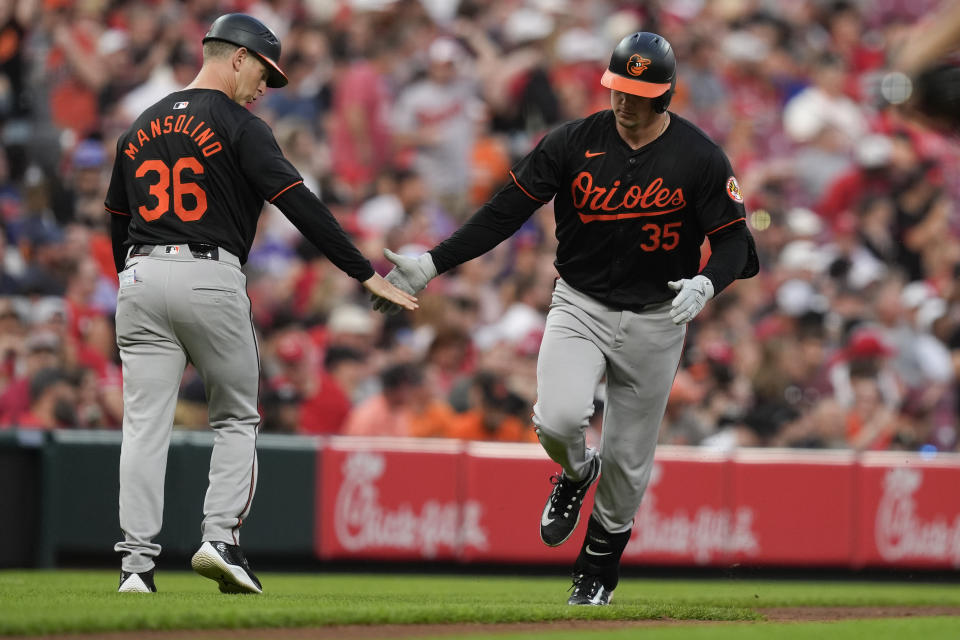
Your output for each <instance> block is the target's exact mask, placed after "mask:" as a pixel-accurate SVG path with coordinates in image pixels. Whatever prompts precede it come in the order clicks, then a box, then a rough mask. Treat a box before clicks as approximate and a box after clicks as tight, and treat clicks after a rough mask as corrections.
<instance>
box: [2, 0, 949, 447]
mask: <svg viewBox="0 0 960 640" xmlns="http://www.w3.org/2000/svg"><path fill="white" fill-rule="evenodd" d="M935 4H936V3H935V2H932V1H927V0H909V1H907V0H881V1H865V0H864V1H859V2H858V1H855V0H847V1H827V0H779V1H775V0H685V1H682V2H679V1H671V2H654V1H650V2H642V3H638V2H616V1H613V0H596V1H593V2H574V1H573V0H490V1H480V0H183V1H178V0H2V1H0V295H2V298H0V347H2V357H3V363H2V365H3V366H2V368H0V428H11V427H20V428H38V429H49V428H74V427H79V428H103V429H117V428H119V425H120V423H121V419H122V400H121V397H122V381H121V375H120V362H119V358H118V355H117V349H116V345H115V336H114V330H113V313H114V310H115V302H116V288H117V276H116V273H115V271H114V267H113V263H112V259H111V252H110V242H109V230H108V217H107V214H106V213H105V212H104V210H103V206H102V205H103V196H104V192H105V188H106V183H107V182H108V180H109V176H110V168H111V164H112V161H113V155H114V153H115V148H114V145H115V141H116V139H117V136H118V135H119V133H120V132H121V131H123V130H124V129H125V128H126V127H127V126H128V125H129V124H130V123H131V121H132V119H133V118H134V117H136V116H137V115H138V114H139V113H140V111H141V110H143V109H144V108H146V107H147V106H149V105H150V104H152V103H153V102H154V101H156V100H158V99H160V98H162V97H163V96H164V95H166V94H167V93H169V92H171V91H174V90H176V89H178V88H181V87H183V86H184V85H186V84H187V83H188V82H189V81H190V80H191V79H192V78H193V76H194V75H195V73H196V71H197V70H198V69H199V66H200V62H201V39H202V37H203V35H204V33H205V31H206V29H207V27H208V26H209V24H210V23H211V22H212V20H213V19H214V18H215V17H216V16H218V15H220V14H221V13H225V12H228V11H243V12H246V13H249V14H251V15H254V16H256V17H257V18H259V19H260V20H262V21H263V22H264V23H266V24H267V25H269V26H270V27H271V28H273V29H274V30H275V32H276V33H277V34H278V35H279V36H280V38H281V40H282V43H283V55H282V58H281V65H282V66H283V68H284V69H285V70H286V71H287V73H288V75H289V77H290V83H289V85H288V86H287V87H285V88H284V89H274V90H269V91H268V93H267V95H266V96H265V98H263V99H261V100H258V101H257V102H256V103H255V104H254V105H253V107H252V108H253V109H254V111H255V112H256V113H257V114H258V115H259V116H260V117H262V118H264V119H265V120H266V121H267V122H268V123H269V124H270V125H271V127H272V128H273V131H274V133H275V134H276V137H277V140H278V141H279V142H280V144H281V147H282V148H283V150H284V152H285V153H286V155H287V157H288V158H289V159H290V160H291V161H292V162H293V163H294V165H295V166H296V167H297V168H298V170H299V171H300V172H301V173H302V174H303V176H304V180H305V183H306V184H307V185H308V186H309V187H310V188H311V189H312V190H313V191H314V192H315V193H317V194H318V195H319V196H320V197H321V198H322V199H323V200H324V202H326V203H327V204H328V205H329V206H330V208H331V210H332V211H333V212H334V214H335V215H336V216H337V218H338V219H339V220H340V222H341V224H342V225H343V226H344V228H345V229H347V231H348V232H349V233H350V234H351V236H352V237H353V239H354V241H355V242H356V243H357V245H358V246H359V247H360V248H361V250H362V251H363V252H364V253H365V254H366V255H367V256H368V257H369V258H371V260H372V261H373V262H374V266H375V267H376V268H377V270H378V271H379V272H380V273H381V274H385V273H386V272H387V271H388V270H389V267H390V266H391V265H390V264H389V263H386V262H385V260H384V259H383V258H382V257H381V256H382V250H383V248H384V247H389V248H391V249H393V250H395V251H398V252H402V253H408V254H413V255H416V254H419V253H420V252H422V251H423V250H425V249H428V248H430V247H432V246H433V245H434V244H435V243H436V242H438V241H439V240H442V239H443V238H445V237H446V236H447V235H448V234H449V233H450V232H451V231H452V230H454V229H455V228H456V227H457V226H458V225H459V224H460V223H461V222H462V221H463V220H465V219H466V218H467V217H468V216H469V215H470V214H471V213H472V212H473V211H474V210H475V209H476V207H477V206H478V205H479V204H481V203H483V202H484V201H485V200H486V199H487V198H488V197H489V196H490V195H492V193H493V192H494V191H495V190H496V189H497V188H499V186H500V185H501V184H502V183H503V182H504V180H505V179H506V178H507V171H508V170H509V168H510V166H511V164H512V163H513V162H515V161H516V160H517V159H518V158H519V157H521V156H522V155H523V154H525V153H526V152H527V151H529V150H530V149H531V148H532V147H533V145H534V144H535V143H536V142H537V141H538V140H539V138H540V137H541V136H542V135H543V134H544V133H545V132H546V131H548V130H549V129H550V128H551V127H553V126H555V125H557V124H558V123H560V122H563V121H565V120H568V119H572V118H578V117H582V116H585V115H587V114H590V113H593V112H595V111H597V110H600V109H604V108H608V106H609V92H608V91H607V90H606V89H604V88H602V87H601V86H600V83H599V79H600V75H601V73H602V71H603V69H604V68H605V66H606V62H607V60H608V59H609V54H610V51H612V49H613V46H614V45H615V44H616V42H618V41H619V39H620V38H621V37H622V36H624V35H626V34H628V33H630V32H633V31H636V30H647V31H655V32H658V33H661V34H662V35H664V36H665V37H666V38H667V39H668V40H669V41H670V42H671V43H672V45H673V47H674V49H675V51H676V55H677V59H678V61H679V81H678V87H677V93H676V95H675V97H674V99H673V103H672V105H671V110H673V111H675V112H676V113H678V114H680V115H682V116H684V117H686V118H688V119H690V120H692V121H693V122H694V123H695V124H697V125H698V126H700V127H701V128H703V129H704V130H705V131H706V132H707V133H708V134H709V135H710V136H712V137H713V138H714V139H715V140H717V141H718V142H719V143H720V144H721V145H722V146H723V148H724V149H725V150H726V152H727V154H728V155H729V157H730V159H731V161H732V163H733V166H734V169H735V171H736V172H737V175H738V177H739V179H740V182H741V185H742V187H743V193H744V197H745V203H746V206H747V211H748V223H749V226H750V228H751V231H752V233H753V235H754V237H755V238H756V241H757V245H758V250H759V252H760V256H761V273H760V275H759V276H757V277H756V278H753V279H751V280H744V281H737V282H736V283H734V285H732V286H731V287H730V288H729V289H727V290H726V291H724V292H723V294H722V295H720V296H719V297H718V298H717V299H715V300H713V301H712V302H711V303H710V304H708V305H707V307H706V309H705V311H704V312H703V313H702V314H700V315H699V316H698V317H697V319H696V320H695V321H694V322H693V323H692V324H691V325H690V326H689V333H688V337H687V343H686V348H685V353H684V357H683V361H682V363H681V368H680V370H679V371H678V374H677V378H676V381H675V384H674V389H673V393H672V394H671V398H670V402H669V406H668V409H667V415H666V418H665V420H664V424H663V427H662V431H661V436H660V440H661V442H664V443H673V444H687V445H702V446H709V447H714V448H721V449H730V448H734V447H740V446H786V447H814V448H816V447H829V448H851V449H856V450H868V449H903V450H923V451H950V450H957V449H958V445H957V440H958V438H957V432H958V419H960V411H958V407H960V394H958V393H957V378H958V372H960V288H958V287H956V286H955V282H956V281H957V277H958V275H960V268H958V267H960V242H958V237H960V236H958V231H960V222H958V218H957V216H955V215H954V207H955V204H956V202H957V199H958V197H960V166H958V164H960V163H958V158H960V146H958V145H957V144H956V141H953V140H950V139H948V138H945V137H944V136H942V135H940V134H937V133H934V132H931V131H927V130H924V129H922V128H920V127H919V125H917V124H914V123H912V122H911V121H909V120H907V119H905V118H903V116H902V115H901V114H900V113H899V112H898V111H896V110H894V109H892V108H889V107H886V106H885V105H884V104H883V103H882V101H880V100H879V99H877V96H878V94H879V92H878V91H877V85H878V78H879V77H880V75H881V74H882V72H883V71H884V69H885V68H886V66H887V65H888V63H889V56H890V52H891V51H893V50H894V49H895V47H896V46H897V43H898V42H900V41H902V38H903V36H904V33H905V32H906V30H907V29H908V28H910V27H911V26H912V25H914V24H915V23H917V21H918V20H919V19H922V16H924V15H925V14H926V13H928V12H929V11H930V10H931V8H932V7H933V6H934V5H935ZM554 249H555V238H554V236H553V212H552V210H551V206H550V205H549V204H548V205H545V206H544V207H543V208H541V209H540V210H539V211H538V212H537V213H536V214H535V215H534V216H533V217H532V218H531V219H530V220H529V221H528V222H527V223H526V224H525V225H524V226H523V227H522V228H521V229H520V231H519V232H518V233H517V234H516V235H514V236H513V237H512V238H510V239H509V240H508V241H506V242H504V243H503V244H502V245H500V246H499V247H497V248H496V249H495V250H494V251H492V252H490V253H489V254H487V255H485V256H482V257H480V258H477V259H475V260H473V261H471V262H469V263H466V264H464V265H462V266H461V267H460V268H458V269H456V270H454V271H453V272H451V273H448V274H446V275H444V276H442V277H441V278H438V279H437V280H435V281H434V282H432V283H431V285H430V287H429V288H428V289H427V290H426V291H424V292H423V293H422V294H421V296H420V299H421V309H420V310H419V311H418V312H416V313H413V314H407V313H402V314H398V315H394V316H382V315H380V314H377V313H376V312H374V311H372V310H371V308H370V303H369V300H367V299H366V298H365V297H364V295H363V289H362V288H361V287H359V285H358V284H357V283H356V282H355V281H353V280H352V279H350V278H348V277H347V276H345V275H344V274H342V273H341V272H340V271H338V270H337V269H336V268H334V267H333V266H332V265H331V264H330V263H329V262H328V261H327V260H326V259H325V258H324V256H323V255H321V254H320V253H319V252H318V251H317V250H316V249H315V248H314V247H313V246H311V245H309V244H308V243H306V242H305V241H303V239H302V237H301V236H300V235H299V233H298V232H297V231H296V229H295V228H294V227H293V226H292V225H291V224H290V223H289V222H288V221H287V220H286V219H285V218H284V217H283V215H282V214H281V213H280V212H279V211H277V210H276V209H274V208H272V207H271V206H266V207H265V208H264V211H263V214H262V215H261V218H260V224H259V230H258V234H257V239H256V242H255V244H254V247H253V249H252V251H251V254H250V259H249V262H248V263H247V264H246V266H245V272H246V274H247V278H248V287H249V294H250V297H251V300H252V304H253V314H254V319H255V324H256V326H257V329H258V331H259V336H258V337H259V342H260V351H261V365H262V383H261V394H260V405H261V413H262V416H263V423H262V430H263V431H265V432H282V433H303V434H331V433H343V434H361V435H395V436H420V437H456V438H464V439H478V440H501V441H536V437H535V435H534V433H533V430H532V427H531V421H530V415H531V412H532V409H531V408H532V405H533V403H534V401H535V391H536V356H537V350H538V348H539V343H540V338H541V336H542V330H543V326H544V320H545V314H546V313H547V311H548V308H549V303H550V294H551V291H552V286H553V280H554V277H555V275H556V274H555V270H554V267H553V257H554ZM708 250H709V247H708V246H707V247H705V252H706V251H708ZM603 406H604V394H603V388H602V385H601V387H600V388H599V389H598V390H597V397H596V401H595V409H596V411H595V414H594V417H593V419H592V424H591V427H590V430H589V438H590V439H591V440H595V439H596V438H597V437H598V434H599V430H600V428H601V427H600V424H601V418H602V413H603ZM176 424H177V425H178V428H187V429H194V428H205V427H206V425H207V422H206V405H205V397H204V389H203V383H202V380H200V379H199V378H198V376H197V374H196V372H195V371H194V370H193V369H192V367H188V368H187V371H186V372H185V374H184V377H183V382H182V386H181V394H180V403H179V406H178V411H177V416H176Z"/></svg>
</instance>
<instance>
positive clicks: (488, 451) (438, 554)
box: [315, 437, 960, 569]
mask: <svg viewBox="0 0 960 640" xmlns="http://www.w3.org/2000/svg"><path fill="white" fill-rule="evenodd" d="M318 455H319V461H318V465H317V485H318V486H317V489H318V490H317V492H316V495H317V505H316V513H315V516H316V527H315V531H316V541H315V550H316V554H317V556H318V557H320V558H323V559H331V560H332V559H340V560H344V559H382V560H402V561H411V560H443V561H450V560H455V561H458V562H464V563H471V562H472V563H482V562H496V563H512V562H516V563H558V564H569V563H571V562H572V561H573V559H574V557H575V556H576V554H577V551H578V550H579V545H580V542H581V540H582V538H583V532H584V530H585V529H586V527H585V526H584V525H585V522H581V525H580V527H579V528H578V529H577V532H576V533H575V534H574V536H573V537H572V538H571V540H570V541H569V542H567V544H565V545H563V546H561V547H558V548H549V547H546V546H545V545H544V544H543V543H542V542H540V537H539V528H538V520H539V515H540V511H541V509H542V508H543V504H544V501H545V499H546V497H547V495H548V494H549V491H550V488H551V487H550V483H549V482H548V478H549V477H550V475H551V474H553V473H555V472H556V471H557V470H558V467H557V466H556V465H555V464H554V463H553V462H551V461H550V460H549V459H547V457H546V454H544V453H543V450H542V449H541V448H540V447H539V446H538V445H536V444H499V443H464V442H460V441H452V440H409V439H393V438H347V437H333V438H329V439H327V440H325V441H324V444H323V446H322V447H321V448H320V450H319V452H318ZM958 487H960V455H956V454H937V455H936V456H933V457H930V456H926V457H925V456H923V455H920V454H913V453H900V452H896V453H894V452H884V453H870V454H863V455H861V456H857V455H855V454H853V453H851V452H845V451H799V450H776V449H774V450H771V449H745V450H740V451H737V452H734V453H730V454H727V453H718V452H712V451H708V450H703V449H698V448H687V447H660V448H659V449H658V451H657V455H656V458H655V467H654V469H653V473H652V476H651V481H650V486H649V488H648V490H647V495H646V497H645V499H644V501H643V504H642V505H641V507H640V511H639V512H638V514H637V518H636V521H635V523H634V532H633V536H632V538H631V540H630V544H629V545H628V546H627V549H626V551H625V553H624V559H623V561H624V564H635V565H663V566H727V565H731V564H741V565H752V566H764V565H767V566H811V567H851V568H859V567H866V566H868V567H903V568H930V569H950V568H958V567H960V491H958ZM592 495H593V492H592V491H591V493H590V494H589V497H588V499H587V502H586V503H585V505H584V509H583V518H584V519H585V518H586V517H587V514H589V512H590V508H591V507H592V504H593V503H592V500H593V497H592Z"/></svg>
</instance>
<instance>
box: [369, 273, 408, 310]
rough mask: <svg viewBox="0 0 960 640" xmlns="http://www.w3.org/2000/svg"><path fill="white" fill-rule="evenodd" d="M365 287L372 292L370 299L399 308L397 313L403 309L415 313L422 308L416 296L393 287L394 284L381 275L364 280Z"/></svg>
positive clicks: (376, 274) (377, 274) (374, 275)
mask: <svg viewBox="0 0 960 640" xmlns="http://www.w3.org/2000/svg"><path fill="white" fill-rule="evenodd" d="M363 286H364V288H366V290H367V291H369V292H370V298H371V299H372V300H376V301H377V302H384V303H385V304H390V305H393V306H394V307H396V308H397V311H399V310H400V308H401V307H403V308H404V309H409V310H410V311H415V310H417V309H419V308H420V305H418V304H417V299H416V298H415V297H414V296H412V295H411V294H410V293H408V292H406V291H404V290H403V289H398V288H397V287H395V286H393V284H392V283H390V282H388V281H387V280H386V279H385V278H384V277H383V276H381V275H380V274H379V273H374V274H373V275H372V276H370V277H369V278H367V279H366V280H364V281H363Z"/></svg>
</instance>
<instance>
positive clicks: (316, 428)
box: [298, 345, 367, 435]
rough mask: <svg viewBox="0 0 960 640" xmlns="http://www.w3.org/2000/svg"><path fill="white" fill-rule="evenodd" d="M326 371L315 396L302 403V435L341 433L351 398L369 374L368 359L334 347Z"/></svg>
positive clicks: (330, 351)
mask: <svg viewBox="0 0 960 640" xmlns="http://www.w3.org/2000/svg"><path fill="white" fill-rule="evenodd" d="M323 368H324V371H322V372H320V373H319V375H318V376H317V378H318V379H317V383H316V385H315V387H314V391H313V393H312V394H311V395H309V396H307V397H306V398H305V399H304V400H303V402H302V403H301V404H300V412H299V417H300V425H299V429H298V431H299V432H300V433H305V434H309V435H319V434H325V433H340V430H341V428H342V427H343V423H344V422H345V421H346V419H347V415H348V414H349V413H350V409H351V408H352V407H353V401H352V400H351V397H352V396H353V393H354V392H355V390H356V388H357V386H358V385H359V384H360V382H361V381H362V380H363V379H364V378H365V377H366V375H367V357H366V355H365V354H364V353H363V352H362V351H359V350H357V349H353V348H352V347H343V346H336V345H334V346H331V347H330V348H329V349H327V352H326V354H325V355H324V358H323Z"/></svg>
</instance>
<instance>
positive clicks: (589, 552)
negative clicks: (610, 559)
mask: <svg viewBox="0 0 960 640" xmlns="http://www.w3.org/2000/svg"><path fill="white" fill-rule="evenodd" d="M586 552H587V555H588V556H609V555H610V554H611V553H613V551H605V552H604V551H594V550H593V549H591V548H590V545H587V548H586Z"/></svg>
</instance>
